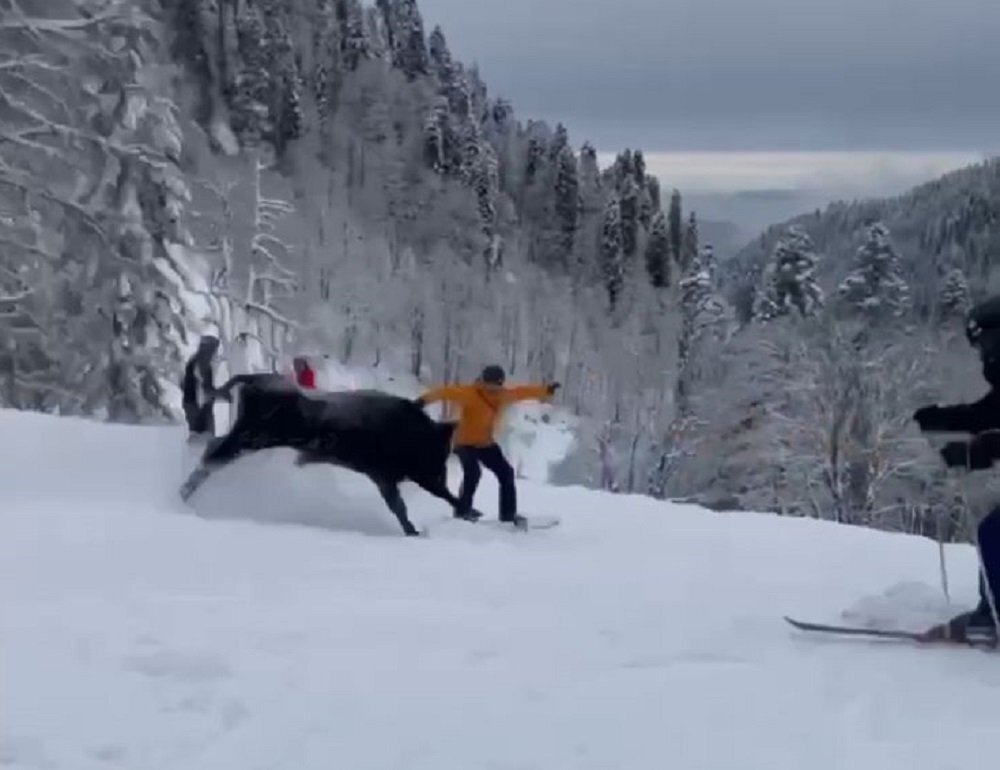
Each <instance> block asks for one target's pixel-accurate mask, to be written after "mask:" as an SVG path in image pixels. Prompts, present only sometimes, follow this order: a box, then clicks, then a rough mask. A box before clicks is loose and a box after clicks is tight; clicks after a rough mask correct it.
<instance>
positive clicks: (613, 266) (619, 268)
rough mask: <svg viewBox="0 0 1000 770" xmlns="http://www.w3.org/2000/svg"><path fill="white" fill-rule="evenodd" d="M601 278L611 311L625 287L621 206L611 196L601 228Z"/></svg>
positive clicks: (613, 196) (614, 196) (615, 198)
mask: <svg viewBox="0 0 1000 770" xmlns="http://www.w3.org/2000/svg"><path fill="white" fill-rule="evenodd" d="M601 276H602V278H603V280H604V287H605V290H606V291H607V294H608V303H609V305H610V306H611V308H612V310H613V309H614V308H615V307H616V306H617V304H618V300H619V299H620V297H621V292H622V288H623V286H624V285H625V256H624V250H623V247H622V218H621V204H620V203H619V200H618V196H617V195H612V196H611V198H610V199H609V200H608V203H607V206H606V207H605V209H604V222H603V225H602V226H601Z"/></svg>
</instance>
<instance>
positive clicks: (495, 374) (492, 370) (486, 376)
mask: <svg viewBox="0 0 1000 770" xmlns="http://www.w3.org/2000/svg"><path fill="white" fill-rule="evenodd" d="M479 379H480V381H482V382H485V383H486V384H487V385H503V384H504V381H505V380H506V379H507V376H506V375H505V374H504V371H503V367H502V366H497V365H496V364H490V365H489V366H487V367H486V368H485V369H483V373H482V374H480V375H479Z"/></svg>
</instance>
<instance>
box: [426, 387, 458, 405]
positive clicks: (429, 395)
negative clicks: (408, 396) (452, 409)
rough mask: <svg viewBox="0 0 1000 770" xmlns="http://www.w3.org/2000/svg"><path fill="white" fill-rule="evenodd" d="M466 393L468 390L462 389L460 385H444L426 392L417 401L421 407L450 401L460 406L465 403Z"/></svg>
mask: <svg viewBox="0 0 1000 770" xmlns="http://www.w3.org/2000/svg"><path fill="white" fill-rule="evenodd" d="M467 393H468V388H464V387H462V386H461V385H446V386H444V387H443V388H435V389H434V390H429V391H427V392H426V393H424V395H422V396H420V398H418V399H417V401H418V402H419V403H420V404H422V405H423V404H435V403H437V402H438V401H452V402H454V403H457V404H461V403H463V402H464V401H465V398H466V394H467Z"/></svg>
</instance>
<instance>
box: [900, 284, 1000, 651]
mask: <svg viewBox="0 0 1000 770" xmlns="http://www.w3.org/2000/svg"><path fill="white" fill-rule="evenodd" d="M966 337H967V338H968V340H969V344H971V345H972V346H973V347H974V348H975V349H976V351H977V352H978V353H979V358H980V361H981V362H982V366H983V377H984V378H985V379H986V382H987V383H989V386H990V389H989V392H987V394H986V395H985V396H983V397H982V398H981V399H979V400H978V401H976V402H974V403H971V404H956V405H954V406H938V405H937V404H935V405H933V406H925V407H923V408H922V409H918V410H917V411H916V412H915V413H914V415H913V419H914V420H915V421H916V422H917V424H918V425H919V426H920V430H922V431H926V432H940V433H968V434H970V436H971V438H970V439H969V440H968V441H953V442H951V443H948V444H946V445H945V446H944V448H943V449H942V450H941V457H942V458H943V459H944V461H945V464H947V465H948V466H949V467H964V468H967V469H968V470H970V471H978V470H985V469H987V468H990V467H992V465H993V462H994V461H995V460H997V459H1000V296H997V297H993V298H992V299H989V300H987V301H985V302H983V303H982V304H979V305H977V306H976V307H974V308H973V309H972V311H971V312H970V313H969V316H968V319H967V323H966ZM977 535H978V541H979V550H980V554H981V556H982V562H983V569H982V572H983V573H985V579H984V576H983V574H980V580H979V605H978V606H977V607H976V609H975V610H973V611H972V612H968V613H964V614H962V615H959V616H958V617H956V618H953V619H952V620H951V621H949V622H948V623H946V624H944V625H943V626H939V627H937V628H935V629H932V630H931V631H930V632H929V634H930V635H931V636H932V637H941V636H944V637H946V638H949V639H956V640H965V641H976V640H979V639H984V638H985V639H991V640H995V639H996V635H997V629H996V624H995V615H994V610H995V609H997V608H998V607H1000V605H998V604H997V602H1000V508H995V509H993V511H991V512H990V514H989V515H988V516H986V517H985V518H984V519H983V520H982V521H981V522H980V523H979V526H978V530H977ZM991 598H992V599H993V600H994V601H991Z"/></svg>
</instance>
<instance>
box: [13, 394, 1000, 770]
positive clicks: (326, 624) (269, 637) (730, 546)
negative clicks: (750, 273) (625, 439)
mask: <svg viewBox="0 0 1000 770" xmlns="http://www.w3.org/2000/svg"><path fill="white" fill-rule="evenodd" d="M0 434H2V435H3V436H4V439H5V440H4V442H3V444H2V446H0V468H3V479H4V481H3V488H2V490H0V570H2V572H0V767H2V768H4V770H11V769H15V768H16V769H17V770H27V769H28V768H32V769H33V770H34V769H37V768H47V769H48V770H70V769H71V770H96V769H97V768H101V769H102V770H106V769H107V768H129V769H130V770H165V769H166V768H170V769H171V770H320V769H322V770H330V768H336V769H337V770H368V769H372V770H374V769H375V768H378V769H380V770H382V769H386V770H387V769H389V768H392V769H393V770H397V769H399V768H407V769H408V770H410V769H412V770H451V769H452V768H455V769H456V770H459V769H460V770H472V769H474V768H484V769H486V768H491V769H496V770H499V769H501V768H503V769H504V770H513V769H514V768H519V769H527V768H538V769H539V770H564V769H565V770H569V769H571V768H572V769H573V770H578V769H583V768H601V769H602V770H603V769H606V768H642V769H645V768H650V769H657V770H658V769H659V768H679V769H687V768H691V769H694V768H705V769H709V768H710V769H711V770H724V769H728V768H732V769H733V770H737V769H738V770H753V769H756V768H760V770H783V769H785V768H787V769H788V770H802V768H809V769H810V770H825V769H826V768H842V769H844V770H847V768H850V769H851V770H858V769H859V768H861V769H863V768H877V769H878V770H886V769H887V768H907V769H910V768H922V769H927V770H930V769H935V768H941V769H942V770H943V769H944V768H969V767H981V768H985V767H993V766H995V748H994V739H995V736H996V734H997V732H996V731H997V723H998V722H997V718H998V715H1000V665H998V661H997V658H996V657H995V656H992V655H989V654H985V653H980V652H975V651H957V650H956V651H951V650H918V649H913V648H909V647H906V646H900V645H896V644H884V643H872V642H858V641H836V642H831V641H826V640H818V639H815V638H807V637H803V636H802V635H797V634H795V633H794V632H792V631H791V630H790V629H789V628H787V627H786V626H785V625H784V624H783V623H782V622H781V621H780V614H782V613H786V612H787V613H791V614H796V615H801V616H805V617H808V618H811V619H822V620H831V619H833V620H835V619H837V618H838V617H839V616H840V615H841V612H842V611H843V610H845V609H848V608H851V607H859V608H860V609H861V610H862V611H863V612H867V613H869V614H871V613H875V614H880V615H886V614H888V615H891V616H892V617H893V619H895V620H896V621H900V622H909V623H911V624H919V623H923V622H927V621H929V620H933V619H937V618H939V617H941V616H942V615H943V614H944V613H946V612H947V608H945V607H942V606H941V602H940V600H939V599H938V598H937V594H938V593H939V591H936V590H935V589H934V588H932V587H931V586H934V585H936V583H937V570H938V566H937V553H936V547H935V546H934V545H933V544H932V543H929V542H927V541H925V540H920V539H915V538H906V537H899V536H892V535H887V534H878V533H874V532H869V531H864V530H860V529H851V528H846V527H838V526H834V525H827V524H820V523H816V522H809V521H799V520H787V519H780V518H777V517H771V516H758V515H751V514H728V515H726V514H710V513H706V512H704V511H700V510H696V509H693V508H681V507H672V506H665V505H662V504H659V503H655V502H652V501H648V500H643V499H638V498H625V497H612V496H608V495H604V494H598V493H593V492H587V491H582V490H572V489H570V490H566V489H562V490H559V489H553V488H547V487H544V486H541V485H535V484H532V483H524V484H523V485H522V498H523V501H524V505H523V508H524V510H526V511H527V512H531V511H537V512H558V513H560V514H562V516H563V517H564V524H563V526H562V527H560V528H557V529H554V530H549V531H544V532H536V533H531V534H519V535H513V534H505V533H500V532H496V531H491V530H489V529H486V528H482V527H479V528H477V527H474V526H472V525H467V524H461V523H452V522H448V521H446V515H447V512H446V511H445V510H443V508H442V506H441V505H440V504H439V503H438V502H437V501H434V500H430V499H428V498H427V497H426V496H424V495H422V494H420V493H417V492H411V493H410V494H409V499H410V501H411V504H412V507H413V509H414V512H415V515H414V519H415V521H418V522H419V523H420V524H423V525H425V526H429V527H430V531H431V537H429V538H427V539H421V540H414V539H406V538H403V537H400V536H399V535H398V533H397V531H396V525H395V523H394V521H393V520H392V518H391V516H390V515H389V514H388V513H387V512H385V511H383V509H382V506H381V503H380V502H379V501H378V500H377V496H376V495H375V494H374V491H373V490H372V489H369V486H368V482H366V481H364V480H359V479H357V478H355V477H352V476H351V475H350V474H347V473H342V472H336V471H332V470H328V469H322V468H306V469H299V470H293V469H292V468H291V467H290V457H289V456H288V455H285V454H283V453H281V452H273V453H270V454H263V453H262V454H261V455H259V456H257V457H256V458H252V459H248V460H246V461H244V462H242V463H238V464H236V465H235V466H233V467H231V468H230V469H228V470H227V471H225V472H223V473H220V474H219V475H218V476H217V477H215V478H213V480H212V481H210V482H209V484H208V485H206V487H205V488H204V490H203V491H204V492H205V494H204V495H201V496H199V497H198V498H196V499H197V505H196V508H197V511H191V510H190V509H186V508H184V507H183V506H182V505H180V504H179V502H178V501H177V500H176V497H175V492H174V490H175V488H176V485H177V483H178V482H179V480H180V478H181V475H182V473H183V470H182V468H183V465H184V463H185V462H186V460H185V457H184V454H185V452H184V449H183V447H182V441H181V432H180V431H178V430H174V429H159V428H125V427H107V426H101V425H96V424H90V423H86V422H80V421H74V420H69V419H64V420H57V419H54V418H46V417H40V416H36V415H25V414H14V413H9V412H0ZM452 483H453V484H454V483H455V481H454V480H453V482H452ZM493 494H494V489H493V488H492V487H490V486H489V485H484V490H483V492H482V493H481V495H482V497H481V498H480V500H479V503H480V507H482V508H484V509H485V510H486V511H488V512H492V511H494V510H495V508H494V505H495V503H493V497H492V496H493ZM197 512H200V513H202V514H209V513H211V514H212V518H203V517H200V516H198V515H196V513H197ZM232 519H242V520H232ZM296 520H299V521H310V522H312V524H313V526H274V523H276V522H292V521H296ZM316 525H319V526H316ZM950 563H951V566H952V591H953V593H954V595H956V596H958V597H961V598H962V599H964V600H966V601H967V602H971V601H972V598H973V595H974V590H975V585H974V578H975V573H974V562H973V559H972V555H971V553H970V551H969V550H968V549H964V548H958V549H955V550H954V551H952V552H951V554H950ZM894 586H898V588H895V589H893V591H894V592H893V593H891V594H890V595H889V596H886V597H883V598H881V599H880V598H878V596H877V595H878V594H881V593H882V592H883V590H885V589H887V588H891V587H894Z"/></svg>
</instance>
